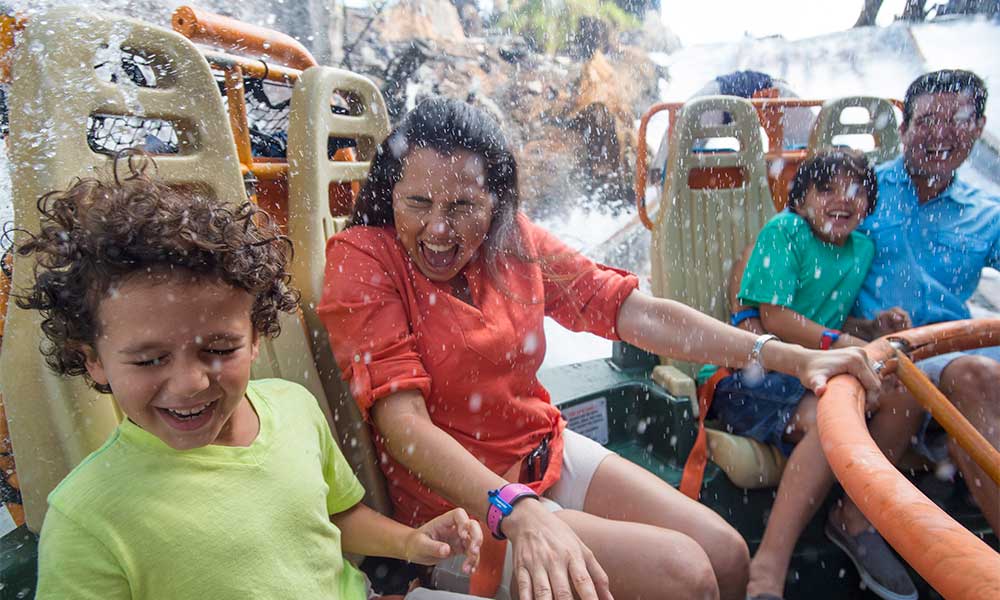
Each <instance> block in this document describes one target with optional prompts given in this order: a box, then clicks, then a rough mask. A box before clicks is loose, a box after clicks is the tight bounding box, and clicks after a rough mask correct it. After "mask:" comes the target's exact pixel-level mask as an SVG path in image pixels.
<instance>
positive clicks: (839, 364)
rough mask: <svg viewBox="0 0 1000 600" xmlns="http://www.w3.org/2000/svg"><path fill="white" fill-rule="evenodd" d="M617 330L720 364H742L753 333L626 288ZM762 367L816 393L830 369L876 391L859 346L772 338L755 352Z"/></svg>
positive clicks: (669, 352) (643, 343)
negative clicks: (830, 347)
mask: <svg viewBox="0 0 1000 600" xmlns="http://www.w3.org/2000/svg"><path fill="white" fill-rule="evenodd" d="M618 335H619V337H621V339H622V340H623V341H626V342H628V343H630V344H632V345H634V346H638V347H640V348H643V349H645V350H648V351H650V352H654V353H656V354H659V355H663V356H669V357H671V358H676V359H679V360H686V361H692V362H703V363H712V364H716V365H721V366H725V367H733V368H743V367H745V366H747V363H748V361H749V357H750V351H751V350H752V349H753V345H754V341H755V340H756V339H757V336H755V335H753V334H752V333H749V332H746V331H743V330H741V329H737V328H735V327H730V326H729V325H726V324H724V323H722V322H720V321H717V320H715V319H713V318H712V317H709V316H708V315H705V314H702V313H700V312H698V311H697V310H695V309H693V308H691V307H689V306H686V305H684V304H681V303H680V302H675V301H673V300H664V299H662V298H654V297H652V296H650V295H648V294H644V293H642V292H640V291H635V292H632V294H631V295H629V297H628V298H626V299H625V302H623V303H622V306H621V309H620V310H619V311H618ZM760 359H761V363H762V364H763V366H764V368H765V369H768V370H772V371H780V372H782V373H787V374H789V375H793V376H795V377H797V378H799V380H800V381H802V384H803V385H805V386H806V387H807V388H809V389H811V390H813V391H815V392H816V394H817V395H822V393H823V392H824V391H825V390H826V382H827V380H828V379H830V378H831V377H833V376H834V375H838V374H840V373H850V374H852V375H854V376H855V377H857V378H858V379H859V380H860V381H861V383H862V385H864V386H865V389H866V390H867V391H868V393H869V395H873V394H877V393H878V389H879V387H880V384H879V379H878V376H877V375H876V374H875V372H874V371H873V370H872V368H871V366H870V365H869V363H868V359H867V356H866V355H865V353H864V351H862V350H860V349H854V348H850V349H844V350H835V351H819V350H807V349H805V348H803V347H801V346H796V345H794V344H786V343H783V342H780V341H777V340H774V341H771V342H768V343H767V344H765V345H764V348H763V350H762V351H761V355H760Z"/></svg>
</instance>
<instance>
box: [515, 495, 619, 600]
mask: <svg viewBox="0 0 1000 600" xmlns="http://www.w3.org/2000/svg"><path fill="white" fill-rule="evenodd" d="M501 526H502V528H503V533H504V535H506V536H507V538H508V539H509V540H510V542H511V546H512V550H513V555H514V580H515V581H516V582H517V588H518V597H519V598H520V600H552V599H553V598H579V599H580V600H612V596H611V589H610V586H609V583H608V575H607V573H605V572H604V569H602V568H601V565H599V564H598V563H597V559H596V558H594V553H593V552H591V551H590V548H587V546H586V545H584V543H583V541H581V540H580V538H579V537H578V536H577V535H576V533H575V532H574V531H573V530H572V529H571V528H570V526H569V525H567V524H566V523H565V522H563V521H562V519H560V518H559V517H557V516H555V515H554V514H553V513H551V512H549V510H548V509H547V508H545V506H544V505H542V503H541V502H539V501H538V500H534V499H525V500H521V501H520V502H518V503H517V505H516V506H515V507H514V511H513V512H512V513H511V514H510V515H509V516H507V517H506V518H504V520H503V523H502V525H501ZM574 592H575V595H574Z"/></svg>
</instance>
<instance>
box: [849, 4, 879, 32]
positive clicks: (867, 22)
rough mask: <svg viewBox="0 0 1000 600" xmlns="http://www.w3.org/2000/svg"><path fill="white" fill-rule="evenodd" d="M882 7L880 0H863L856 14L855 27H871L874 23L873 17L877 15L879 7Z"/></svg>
mask: <svg viewBox="0 0 1000 600" xmlns="http://www.w3.org/2000/svg"><path fill="white" fill-rule="evenodd" d="M880 8H882V0H865V5H864V7H863V8H862V9H861V14H860V15H858V20H857V22H856V23H854V26H855V27H871V26H873V25H875V17H877V16H878V11H879V9H880Z"/></svg>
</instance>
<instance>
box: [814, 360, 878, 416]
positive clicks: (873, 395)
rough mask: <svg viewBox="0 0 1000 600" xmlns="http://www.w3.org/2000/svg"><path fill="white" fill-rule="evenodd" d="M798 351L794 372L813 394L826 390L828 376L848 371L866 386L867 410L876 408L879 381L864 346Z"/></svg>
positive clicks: (820, 393) (817, 394) (819, 393)
mask: <svg viewBox="0 0 1000 600" xmlns="http://www.w3.org/2000/svg"><path fill="white" fill-rule="evenodd" d="M800 353H801V358H800V359H799V366H798V368H797V369H796V375H797V376H798V378H799V381H801V382H802V385H804V386H806V387H807V388H809V389H810V390H812V391H813V392H815V393H816V396H822V395H823V393H824V392H826V384H827V382H828V381H829V380H830V378H831V377H833V376H835V375H840V374H841V373H850V374H851V375H854V376H855V377H857V378H858V381H860V382H861V385H863V386H864V388H865V406H866V409H867V410H870V411H874V410H877V409H878V394H879V390H880V389H881V387H882V382H881V380H880V379H879V376H878V375H877V374H876V373H875V369H873V368H872V365H871V363H870V362H869V361H868V355H867V354H865V351H864V350H862V349H861V348H844V349H842V350H826V351H823V350H806V349H805V348H803V349H801V350H800Z"/></svg>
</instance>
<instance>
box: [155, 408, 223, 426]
mask: <svg viewBox="0 0 1000 600" xmlns="http://www.w3.org/2000/svg"><path fill="white" fill-rule="evenodd" d="M217 404H218V400H212V401H211V402H208V403H205V404H201V405H198V406H192V407H190V408H161V407H156V410H157V411H159V413H160V415H161V416H162V417H163V420H164V421H166V422H167V425H170V426H171V427H173V428H174V429H180V430H182V431H193V430H195V429H198V428H200V427H202V426H204V425H205V424H206V423H208V421H209V420H211V418H212V414H213V413H214V412H215V407H216V405H217Z"/></svg>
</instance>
